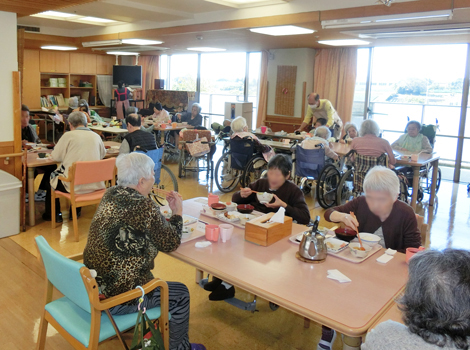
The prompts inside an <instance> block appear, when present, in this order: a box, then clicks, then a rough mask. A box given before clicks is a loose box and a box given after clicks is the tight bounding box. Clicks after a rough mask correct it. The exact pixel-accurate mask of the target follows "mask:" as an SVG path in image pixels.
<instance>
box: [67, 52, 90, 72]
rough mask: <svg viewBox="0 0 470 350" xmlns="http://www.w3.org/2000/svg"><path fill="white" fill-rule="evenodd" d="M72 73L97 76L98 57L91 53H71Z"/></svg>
mask: <svg viewBox="0 0 470 350" xmlns="http://www.w3.org/2000/svg"><path fill="white" fill-rule="evenodd" d="M70 73H73V74H96V55H95V54H91V53H71V54H70Z"/></svg>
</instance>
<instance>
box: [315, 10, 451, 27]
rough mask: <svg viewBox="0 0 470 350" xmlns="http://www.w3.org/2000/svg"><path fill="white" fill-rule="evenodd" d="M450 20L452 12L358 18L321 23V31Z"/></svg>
mask: <svg viewBox="0 0 470 350" xmlns="http://www.w3.org/2000/svg"><path fill="white" fill-rule="evenodd" d="M449 19H452V11H451V10H445V11H428V12H419V13H414V14H407V15H386V16H376V17H360V18H347V19H334V20H327V21H321V25H322V28H323V29H333V28H352V27H365V26H373V25H387V24H393V23H394V22H399V23H421V22H430V21H442V20H449Z"/></svg>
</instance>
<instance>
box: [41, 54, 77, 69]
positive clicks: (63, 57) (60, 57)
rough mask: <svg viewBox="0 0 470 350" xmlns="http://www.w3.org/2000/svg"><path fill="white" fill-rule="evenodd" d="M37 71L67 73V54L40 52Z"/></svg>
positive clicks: (68, 62) (68, 66) (68, 65)
mask: <svg viewBox="0 0 470 350" xmlns="http://www.w3.org/2000/svg"><path fill="white" fill-rule="evenodd" d="M39 70H40V72H41V73H69V72H70V54H69V53H68V52H60V51H52V50H40V51H39Z"/></svg>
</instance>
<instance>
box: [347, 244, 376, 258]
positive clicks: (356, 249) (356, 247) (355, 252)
mask: <svg viewBox="0 0 470 350" xmlns="http://www.w3.org/2000/svg"><path fill="white" fill-rule="evenodd" d="M362 246H363V247H364V249H365V250H360V248H361V245H360V244H359V243H349V250H350V252H351V255H352V256H354V257H356V258H365V257H366V256H367V255H369V252H370V251H371V250H372V247H371V246H370V245H368V244H364V243H363V244H362Z"/></svg>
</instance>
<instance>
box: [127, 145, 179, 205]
mask: <svg viewBox="0 0 470 350" xmlns="http://www.w3.org/2000/svg"><path fill="white" fill-rule="evenodd" d="M134 152H138V153H143V154H146V155H148V156H149V157H150V158H152V160H153V162H154V163H155V168H154V171H155V184H154V186H153V189H152V192H151V193H150V198H151V199H153V200H154V201H155V202H156V203H157V204H158V205H160V206H163V205H167V204H168V203H167V200H166V195H167V193H168V192H171V191H178V181H177V180H176V176H175V175H174V174H173V172H172V171H171V170H170V169H169V168H168V167H167V166H166V165H165V164H162V157H163V147H160V148H157V149H154V150H150V151H147V150H144V149H139V148H137V149H136V150H135V151H134Z"/></svg>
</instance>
